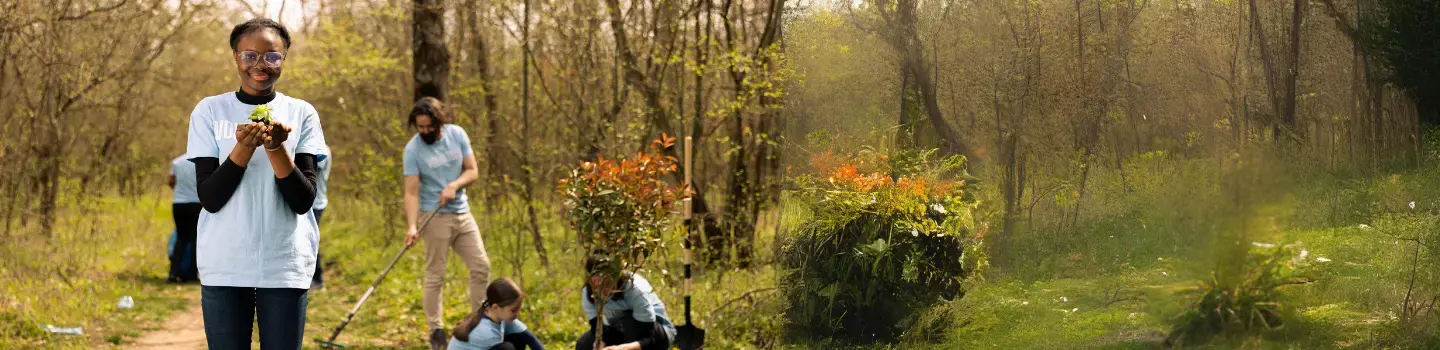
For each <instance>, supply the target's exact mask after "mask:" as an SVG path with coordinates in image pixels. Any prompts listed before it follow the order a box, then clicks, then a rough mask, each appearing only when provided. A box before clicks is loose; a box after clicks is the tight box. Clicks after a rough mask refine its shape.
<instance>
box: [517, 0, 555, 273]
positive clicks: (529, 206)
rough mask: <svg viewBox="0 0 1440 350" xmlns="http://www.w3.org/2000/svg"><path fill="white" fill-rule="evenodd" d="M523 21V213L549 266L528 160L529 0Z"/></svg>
mask: <svg viewBox="0 0 1440 350" xmlns="http://www.w3.org/2000/svg"><path fill="white" fill-rule="evenodd" d="M524 22H525V24H524V27H522V28H521V32H522V36H523V37H524V38H523V40H524V42H523V43H521V45H522V47H523V48H524V49H523V52H524V56H522V57H521V61H524V63H522V67H523V68H522V71H523V73H521V74H523V76H522V77H521V83H520V84H521V87H522V88H523V90H522V91H523V92H522V93H521V94H522V95H523V98H522V99H521V101H522V102H521V103H522V104H523V106H522V107H521V109H520V110H521V112H520V114H521V118H522V121H523V123H524V124H525V125H524V130H525V136H524V137H523V138H522V139H523V140H524V142H522V144H523V145H524V146H523V147H524V149H525V151H524V153H522V154H521V155H520V159H522V160H523V161H524V164H525V166H524V167H523V169H521V171H522V172H523V173H524V176H523V177H522V179H523V181H522V184H524V186H525V215H526V218H528V219H529V223H530V236H531V237H532V238H534V239H535V253H537V254H539V255H540V264H541V265H544V266H545V267H546V268H549V267H550V258H548V257H546V256H545V240H544V239H543V238H541V237H540V223H539V222H538V220H539V219H538V218H536V216H535V165H534V164H532V163H531V161H530V157H531V152H530V144H532V143H534V142H530V140H531V138H530V0H525V20H524Z"/></svg>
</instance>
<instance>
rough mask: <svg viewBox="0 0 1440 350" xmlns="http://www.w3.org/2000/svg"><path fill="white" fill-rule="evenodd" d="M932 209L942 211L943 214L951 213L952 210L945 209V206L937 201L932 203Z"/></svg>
mask: <svg viewBox="0 0 1440 350" xmlns="http://www.w3.org/2000/svg"><path fill="white" fill-rule="evenodd" d="M930 209H935V211H938V212H940V213H941V214H949V213H950V212H947V211H945V206H943V205H940V203H935V204H933V205H930Z"/></svg>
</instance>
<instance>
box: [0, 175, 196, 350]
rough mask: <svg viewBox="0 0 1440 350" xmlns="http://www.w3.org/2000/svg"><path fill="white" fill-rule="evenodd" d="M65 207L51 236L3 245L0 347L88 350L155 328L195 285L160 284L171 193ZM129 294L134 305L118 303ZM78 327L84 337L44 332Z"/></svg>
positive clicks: (27, 235)
mask: <svg viewBox="0 0 1440 350" xmlns="http://www.w3.org/2000/svg"><path fill="white" fill-rule="evenodd" d="M148 193H149V194H150V195H146V196H142V197H140V198H139V199H134V198H126V197H121V196H118V195H114V194H113V193H112V194H111V195H107V196H105V197H102V198H98V199H96V200H93V201H88V200H87V201H82V202H79V203H66V204H65V205H64V206H63V207H61V209H60V214H61V215H60V218H62V219H61V220H60V222H58V223H57V227H56V235H55V236H54V237H52V238H49V239H46V238H44V237H43V236H41V235H38V234H37V233H36V232H35V230H33V229H24V230H20V231H19V232H16V233H17V235H16V236H15V237H14V238H12V239H10V240H8V241H7V244H5V245H4V246H0V348H6V349H13V348H46V349H86V348H93V347H96V344H99V343H100V342H102V341H103V342H112V343H117V344H124V343H128V342H131V341H134V339H135V338H136V337H137V336H138V335H139V334H140V333H141V332H144V331H146V330H151V329H156V328H158V327H159V326H161V325H163V324H164V320H165V319H166V318H167V317H168V316H169V315H170V314H172V313H174V312H175V311H176V310H180V309H183V308H185V307H186V304H187V300H186V295H187V294H191V293H198V292H199V288H198V286H182V287H177V286H174V285H170V284H167V283H165V279H164V276H165V273H166V271H167V269H168V268H169V261H168V258H167V257H166V256H165V240H166V238H167V237H169V235H170V228H171V225H172V224H171V222H172V221H171V219H170V205H169V198H170V196H169V193H167V192H155V191H150V192H148ZM122 296H131V297H132V298H133V299H134V300H135V307H134V308H130V309H120V308H119V307H118V306H117V304H116V302H117V301H118V300H120V297H122ZM47 324H49V325H54V326H57V327H77V326H78V327H81V328H82V329H83V330H84V333H85V335H83V336H72V335H58V334H51V333H47V332H45V331H44V328H43V327H44V326H45V325H47Z"/></svg>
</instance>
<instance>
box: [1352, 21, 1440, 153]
mask: <svg viewBox="0 0 1440 350" xmlns="http://www.w3.org/2000/svg"><path fill="white" fill-rule="evenodd" d="M1373 6H1374V7H1373V8H1371V7H1369V6H1367V8H1366V9H1365V11H1364V12H1362V15H1361V17H1360V24H1361V26H1360V31H1361V33H1360V35H1361V38H1362V40H1361V41H1360V42H1361V44H1363V45H1364V46H1366V47H1368V49H1369V51H1370V53H1371V54H1373V55H1375V56H1376V57H1377V58H1379V60H1378V61H1379V63H1380V65H1381V67H1382V68H1383V69H1384V70H1385V71H1386V72H1388V74H1387V77H1388V80H1390V81H1392V82H1394V83H1395V84H1396V85H1398V86H1400V87H1401V88H1403V89H1405V91H1406V92H1407V93H1408V94H1409V95H1410V97H1411V98H1412V99H1413V100H1414V101H1415V102H1416V103H1418V104H1421V105H1422V107H1425V106H1424V105H1429V106H1434V103H1435V102H1434V101H1435V99H1437V98H1440V69H1437V68H1436V66H1435V62H1437V61H1440V41H1436V40H1435V38H1436V37H1440V26H1436V25H1435V23H1436V21H1440V2H1435V1H1431V0H1382V1H1376V2H1374V5H1373ZM1431 108H1433V107H1431ZM1421 113H1422V115H1421V116H1420V118H1422V120H1424V121H1425V122H1427V123H1430V124H1435V123H1440V120H1437V119H1436V118H1440V110H1433V109H1432V110H1428V111H1427V110H1424V109H1423V108H1422V110H1421Z"/></svg>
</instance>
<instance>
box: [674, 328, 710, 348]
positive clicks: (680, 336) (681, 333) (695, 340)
mask: <svg viewBox="0 0 1440 350" xmlns="http://www.w3.org/2000/svg"><path fill="white" fill-rule="evenodd" d="M675 346H676V347H678V348H680V350H698V349H703V348H704V347H705V330H704V329H700V328H699V327H695V325H691V324H687V325H684V326H680V327H676V328H675Z"/></svg>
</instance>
